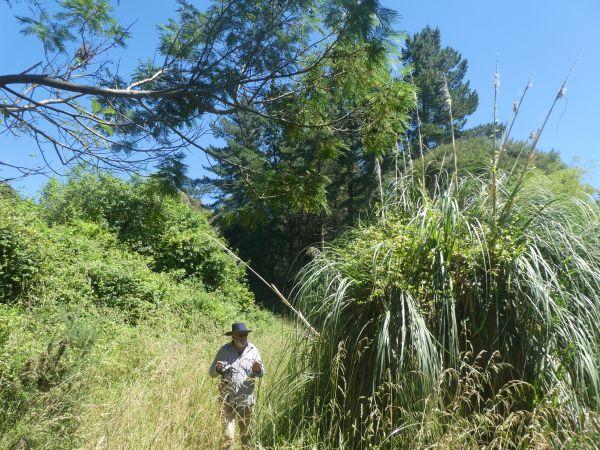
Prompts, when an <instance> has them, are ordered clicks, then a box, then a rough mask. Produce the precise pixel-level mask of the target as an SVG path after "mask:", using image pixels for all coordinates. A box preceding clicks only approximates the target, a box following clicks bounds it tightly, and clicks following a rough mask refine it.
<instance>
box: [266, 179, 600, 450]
mask: <svg viewBox="0 0 600 450" xmlns="http://www.w3.org/2000/svg"><path fill="white" fill-rule="evenodd" d="M488 180H489V179H478V178H473V177H468V178H463V179H458V178H457V177H456V175H455V176H454V177H453V179H452V180H451V182H449V183H447V185H446V186H445V187H444V186H442V185H440V186H438V188H436V189H435V190H434V193H433V194H430V193H429V192H427V191H425V190H423V189H422V188H421V187H420V186H418V185H416V184H415V183H414V182H413V181H412V178H411V177H406V178H403V179H400V180H399V182H398V186H395V187H394V189H390V192H391V194H390V196H389V201H388V204H387V205H386V206H385V208H386V217H387V220H386V221H385V222H383V221H379V222H376V223H375V224H372V225H363V226H361V227H359V228H358V229H357V230H355V231H352V232H350V233H349V234H348V235H347V236H346V237H345V238H344V239H342V240H340V241H338V242H336V243H335V244H334V245H332V246H331V247H329V248H327V249H325V250H324V251H323V252H321V253H320V254H319V255H318V256H317V257H316V258H315V259H314V260H313V261H312V262H311V263H310V264H309V265H308V266H307V267H306V269H305V271H304V273H303V274H302V278H301V280H300V283H299V290H298V297H297V298H298V302H299V304H300V305H301V308H302V309H303V310H304V311H306V312H307V313H308V319H309V321H310V322H311V323H312V324H313V325H315V326H316V328H317V329H318V330H319V331H320V333H321V334H320V336H319V337H312V338H310V339H308V338H306V337H303V338H302V339H300V340H298V342H297V344H296V346H297V349H296V351H295V352H294V358H293V359H292V361H291V363H290V367H289V369H288V378H287V379H286V380H285V381H284V382H283V384H282V391H281V392H282V393H283V394H280V395H281V396H282V398H285V399H286V401H285V402H283V401H282V402H278V401H277V400H276V396H274V397H273V398H274V400H273V401H272V405H273V406H272V411H271V415H272V417H273V418H272V420H271V423H272V425H270V426H271V427H272V431H275V430H276V431H277V433H276V435H275V436H274V437H273V436H272V435H273V433H271V435H269V434H268V433H267V432H265V435H264V436H263V439H266V440H265V441H264V442H265V443H269V445H272V446H277V445H284V443H289V442H295V443H296V444H297V445H301V444H298V443H299V442H300V443H301V442H302V440H303V439H304V440H308V441H312V442H313V443H316V444H317V445H318V448H336V447H338V448H342V447H343V448H371V447H373V448H398V447H408V446H413V445H414V444H415V443H418V444H419V445H424V446H425V445H427V446H429V445H431V446H443V445H442V443H443V442H445V441H444V439H446V438H449V437H448V436H450V435H448V433H449V432H450V431H451V430H452V429H454V430H456V431H457V432H458V429H459V428H460V427H461V426H463V425H464V427H465V428H464V429H465V430H467V431H468V430H471V431H469V432H466V434H465V432H460V433H459V434H458V435H452V439H455V438H456V439H459V441H460V442H461V443H462V444H464V445H465V446H466V448H469V447H479V446H485V445H489V446H492V447H494V446H497V447H498V446H513V447H516V448H524V447H526V446H525V444H524V443H526V442H529V443H530V444H531V443H534V441H535V442H538V443H540V442H541V444H539V445H540V446H542V447H544V446H550V447H551V446H554V445H555V444H557V443H558V442H561V439H562V440H563V441H564V442H570V440H573V439H574V440H575V441H577V439H579V440H580V441H581V442H580V444H581V446H582V447H584V446H585V445H588V446H589V447H590V448H593V447H592V445H593V437H592V436H593V435H594V433H596V434H595V437H598V428H597V426H598V422H597V413H596V412H594V411H598V409H599V408H600V380H599V373H600V370H599V369H600V366H599V364H598V358H599V343H600V226H599V225H600V208H599V207H598V204H597V203H595V202H594V201H592V200H589V201H587V200H580V199H578V198H576V197H567V196H558V195H555V194H554V193H552V192H550V191H547V190H545V189H544V188H542V187H541V186H540V183H538V182H536V180H535V179H529V180H527V178H526V179H525V182H521V180H519V186H517V187H516V188H515V186H514V185H512V184H511V182H510V180H508V179H507V178H506V177H498V179H497V180H496V193H495V195H496V201H497V202H498V205H497V206H498V210H499V211H505V212H508V214H505V215H504V216H502V217H501V220H499V221H498V223H497V224H496V226H493V224H492V215H491V214H490V202H489V193H490V190H489V181H488ZM516 192H517V193H518V195H516V194H515V193H516ZM467 354H469V355H479V358H478V359H477V361H478V362H477V363H469V362H468V358H465V355H467ZM492 356H493V363H489V364H488V363H486V364H484V365H482V364H481V361H482V360H483V361H486V360H489V358H491V357H492ZM448 374H454V375H452V376H451V377H450V379H449V380H448ZM473 374H480V375H477V376H476V378H477V380H479V381H477V382H474V381H473V380H472V379H471V376H472V375H473ZM482 379H484V380H485V382H481V380H482ZM440 386H443V388H440ZM465 386H466V387H465ZM457 401H458V402H459V403H460V404H461V405H462V406H456V402H457ZM432 408H433V409H432ZM490 408H491V409H490ZM432 417H437V419H436V420H438V419H439V421H437V422H436V420H432ZM518 417H521V418H522V420H523V421H522V422H519V424H517V422H518V421H517V418H518ZM540 417H542V418H543V419H540ZM477 421H482V423H487V425H486V430H487V431H485V432H475V431H474V430H475V428H477V430H480V426H479V425H477V426H476V423H478V422H477ZM506 421H509V422H508V423H507V422H506ZM511 421H517V422H514V423H513V422H511ZM460 424H463V425H460ZM594 424H595V425H594ZM594 426H595V427H596V428H594ZM474 427H475V428H474ZM498 427H500V428H498ZM502 427H504V429H505V432H504V434H502V435H498V433H499V432H500V430H502V429H503V428H502ZM515 427H516V428H515ZM515 430H516V431H515ZM417 431H418V433H420V434H418V433H417ZM415 433H417V434H415ZM534 435H535V436H534ZM425 436H430V437H431V436H434V437H435V439H433V438H432V439H433V440H432V439H429V438H426V437H425ZM461 436H462V437H461ZM436 439H437V440H436ZM457 442H458V441H457ZM577 442H579V441H577ZM590 443H592V444H590ZM500 444H502V445H500ZM453 445H454V444H453ZM532 445H533V444H532ZM536 445H537V444H536ZM577 445H579V444H577Z"/></svg>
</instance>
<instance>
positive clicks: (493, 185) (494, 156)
mask: <svg viewBox="0 0 600 450" xmlns="http://www.w3.org/2000/svg"><path fill="white" fill-rule="evenodd" d="M499 88H500V72H499V71H498V59H496V72H495V74H494V108H493V112H492V115H493V123H494V132H493V141H494V146H493V148H492V170H491V172H492V181H491V186H490V187H491V189H490V191H491V192H490V193H491V199H492V237H494V236H495V235H496V211H497V208H498V205H497V203H498V201H497V198H496V190H497V186H496V184H497V181H496V177H497V174H496V171H497V170H498V158H499V156H500V155H499V151H498V141H497V138H496V132H497V128H498V118H497V115H498V90H499Z"/></svg>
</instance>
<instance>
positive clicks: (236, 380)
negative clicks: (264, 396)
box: [209, 342, 264, 407]
mask: <svg viewBox="0 0 600 450" xmlns="http://www.w3.org/2000/svg"><path fill="white" fill-rule="evenodd" d="M217 361H223V362H224V363H226V364H225V368H224V369H223V370H222V371H221V374H219V373H218V372H217V370H216V365H217ZM254 361H258V362H259V363H260V366H261V371H260V372H259V373H255V372H254V371H253V370H252V364H253V363H254ZM209 373H210V376H211V377H213V378H214V377H216V376H217V375H221V383H220V385H219V391H220V393H221V399H222V400H223V401H225V402H227V403H229V404H230V405H231V406H234V407H235V406H252V405H253V404H254V384H255V378H257V377H258V378H260V377H262V376H263V373H264V368H263V365H262V360H261V359H260V353H259V352H258V349H257V348H256V346H255V345H254V344H252V343H251V342H248V343H247V344H246V347H244V349H243V350H242V351H241V352H238V351H237V350H236V349H235V347H234V346H233V343H231V342H230V343H228V344H225V345H224V346H222V347H221V348H220V349H219V351H218V352H217V356H215V359H214V361H213V363H212V364H211V366H210V370H209Z"/></svg>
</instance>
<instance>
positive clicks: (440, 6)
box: [0, 0, 600, 195]
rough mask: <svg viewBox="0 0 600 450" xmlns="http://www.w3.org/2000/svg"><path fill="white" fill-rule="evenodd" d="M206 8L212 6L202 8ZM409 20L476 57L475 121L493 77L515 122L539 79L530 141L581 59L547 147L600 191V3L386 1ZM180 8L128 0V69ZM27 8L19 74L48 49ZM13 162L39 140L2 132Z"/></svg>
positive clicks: (487, 104) (486, 110)
mask: <svg viewBox="0 0 600 450" xmlns="http://www.w3.org/2000/svg"><path fill="white" fill-rule="evenodd" d="M201 3H206V2H201ZM384 4H385V5H386V6H388V7H391V8H393V9H395V10H397V11H398V12H399V13H400V15H401V20H400V22H399V24H398V27H399V28H400V29H401V30H403V31H405V32H407V33H414V32H416V31H419V30H420V29H422V28H423V27H425V26H426V25H431V26H434V27H439V28H440V30H441V33H442V43H443V44H444V45H449V46H451V47H454V48H455V49H457V50H458V51H460V52H461V54H462V55H463V57H465V58H467V59H468V61H469V71H468V74H467V78H468V79H469V80H470V82H471V86H472V87H473V88H474V89H475V90H477V91H478V92H479V108H478V110H477V112H476V113H475V114H473V115H472V116H471V118H470V119H469V125H477V124H479V123H482V122H489V121H491V118H492V104H493V77H494V68H495V64H496V58H498V61H499V66H500V80H501V86H500V99H499V102H498V107H499V118H500V119H501V120H505V119H506V118H507V117H508V115H509V114H510V110H511V105H512V103H513V101H514V100H515V98H516V97H517V95H518V93H519V91H520V90H522V89H523V87H524V86H525V85H526V83H527V81H528V79H529V77H532V79H533V86H534V87H533V89H532V90H531V91H530V92H529V93H528V97H527V99H526V102H525V104H524V106H523V108H522V110H521V115H520V118H519V121H518V123H517V125H516V126H515V130H514V132H513V136H514V137H517V138H526V137H527V136H528V135H529V133H530V132H531V131H533V130H534V129H536V128H537V127H538V126H539V125H540V124H541V121H542V120H543V116H544V115H545V113H546V112H547V110H548V108H549V106H550V104H551V103H552V101H553V99H554V97H555V95H556V93H557V91H558V89H559V88H560V85H561V84H562V81H563V79H564V77H565V75H566V73H567V72H568V70H569V68H570V67H571V65H572V64H573V62H574V61H575V60H576V59H577V57H578V56H579V55H581V58H580V60H579V63H578V65H577V67H576V69H575V71H574V72H573V74H572V76H571V79H570V81H569V83H568V85H567V96H566V98H565V99H563V100H562V101H561V102H560V103H559V104H558V106H557V108H556V110H555V112H554V115H553V117H552V118H551V120H550V122H549V124H548V126H547V128H546V131H545V133H544V135H543V137H542V139H541V141H540V145H539V147H540V148H541V149H542V150H550V149H556V150H558V151H559V152H560V154H561V155H562V157H563V159H564V160H565V161H566V162H567V163H569V164H572V165H577V166H579V167H581V168H583V169H584V170H585V171H586V175H585V180H586V181H587V182H588V183H590V184H592V185H594V186H595V187H597V188H600V140H598V138H597V136H596V134H595V132H596V131H597V127H600V86H599V84H600V27H599V26H598V23H599V22H600V0H573V1H564V0H521V1H516V0H504V1H501V2H491V1H482V0H479V1H476V0H453V1H449V0H420V1H416V0H407V1H389V0H387V1H384ZM174 9H175V2H174V1H172V0H162V1H154V2H151V1H139V0H121V2H120V5H119V6H118V7H117V15H118V17H119V19H120V20H121V22H122V23H124V24H130V23H133V26H132V29H131V31H132V33H133V39H132V40H131V41H130V42H129V46H128V49H127V50H126V51H124V52H122V54H123V57H122V59H121V61H120V67H121V68H122V70H123V71H124V72H125V71H126V70H127V68H129V67H132V66H133V65H134V64H135V62H136V61H137V60H145V59H147V58H151V57H152V55H153V53H154V49H155V47H156V43H157V33H156V25H158V24H161V23H165V22H166V19H167V18H168V17H170V16H174V14H173V11H174ZM19 12H20V11H19V9H18V5H17V7H16V8H14V9H12V10H11V9H10V8H9V7H8V6H7V5H6V3H5V2H0V30H1V31H0V33H1V35H0V36H1V37H2V39H0V73H2V74H8V73H16V72H20V71H22V70H24V69H25V68H27V67H29V66H31V65H32V64H34V63H35V62H37V61H38V60H39V58H40V46H39V44H38V43H37V42H36V41H35V40H33V39H31V38H27V37H25V36H23V35H21V34H19V33H18V30H19V27H18V25H17V23H16V21H15V20H14V18H13V16H14V14H15V13H19ZM0 152H1V155H2V158H0V159H3V160H7V159H9V160H11V161H14V162H27V161H28V160H30V159H29V158H30V157H29V155H30V154H32V153H34V147H33V145H32V143H31V142H29V141H27V140H24V139H21V140H14V139H12V138H7V137H5V136H0ZM188 163H189V164H190V175H191V176H200V175H202V173H203V169H202V166H203V165H204V164H206V158H205V156H203V155H199V154H197V153H195V154H192V155H190V157H189V158H188ZM44 182H45V179H43V178H42V177H30V178H27V179H24V180H21V181H18V182H16V183H14V186H15V187H16V188H18V189H19V190H20V191H21V192H23V193H24V194H27V195H35V194H36V193H37V192H38V191H39V189H40V187H41V186H42V185H43V183H44Z"/></svg>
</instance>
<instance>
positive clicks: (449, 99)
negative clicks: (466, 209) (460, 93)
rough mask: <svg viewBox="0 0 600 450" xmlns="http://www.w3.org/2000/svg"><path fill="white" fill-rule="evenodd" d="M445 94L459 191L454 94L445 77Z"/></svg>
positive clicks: (454, 177) (455, 180) (455, 177)
mask: <svg viewBox="0 0 600 450" xmlns="http://www.w3.org/2000/svg"><path fill="white" fill-rule="evenodd" d="M444 95H445V97H446V104H447V105H448V115H449V116H450V135H451V136H452V156H453V159H454V176H453V177H452V180H453V182H454V190H455V191H458V160H457V156H456V139H455V138H454V117H453V115H452V96H451V95H450V89H449V88H448V80H447V79H446V78H445V77H444Z"/></svg>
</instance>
